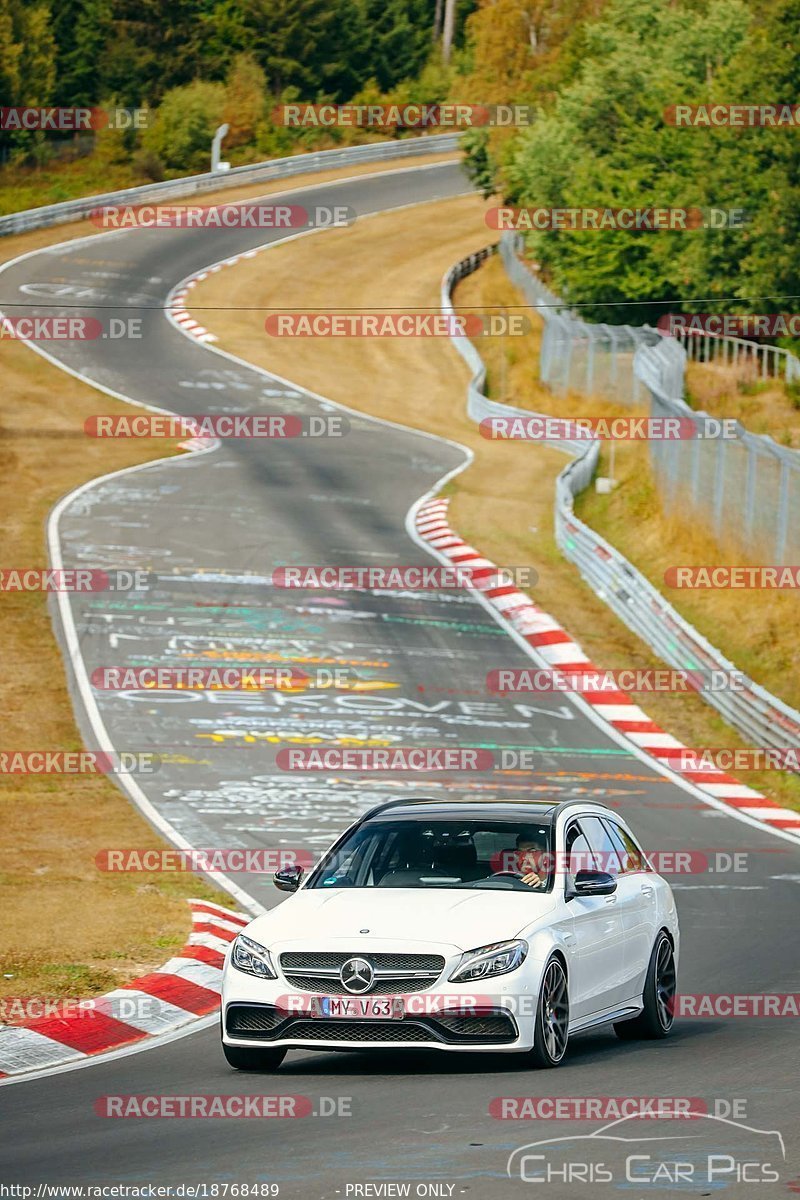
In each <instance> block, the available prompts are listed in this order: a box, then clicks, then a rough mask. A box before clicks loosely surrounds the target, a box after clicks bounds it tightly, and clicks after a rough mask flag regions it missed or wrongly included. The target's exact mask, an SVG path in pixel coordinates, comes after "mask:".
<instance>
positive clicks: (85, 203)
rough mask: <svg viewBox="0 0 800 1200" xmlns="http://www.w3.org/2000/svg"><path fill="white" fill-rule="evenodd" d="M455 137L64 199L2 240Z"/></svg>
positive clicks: (409, 152) (8, 228)
mask: <svg viewBox="0 0 800 1200" xmlns="http://www.w3.org/2000/svg"><path fill="white" fill-rule="evenodd" d="M459 136H460V135H459V134H457V133H439V134H434V135H432V136H429V135H427V134H423V135H421V136H420V137H415V138H408V139H405V140H400V141H393V142H370V143H368V144H367V145H364V146H347V147H344V148H343V149H341V150H317V151H316V152H314V153H312V154H295V155H292V156H290V157H289V158H273V159H270V160H269V161H268V162H260V163H253V164H251V165H249V166H244V167H233V168H232V169H231V170H230V171H219V172H213V171H209V172H207V173H206V174H204V175H186V176H183V177H182V178H180V179H165V180H164V181H163V182H162V183H147V184H144V185H143V186H142V187H134V188H124V189H122V190H121V191H118V192H106V193H105V194H103V195H100V196H84V197H82V198H81V199H79V200H65V201H63V202H62V203H61V204H48V205H46V206H44V207H42V208H30V209H26V210H25V211H24V212H19V213H10V214H9V215H8V216H6V217H0V237H4V236H7V235H8V234H10V233H24V232H25V231H26V230H28V229H43V228H45V227H46V226H49V225H63V224H65V223H66V222H67V221H77V220H80V219H81V218H82V217H88V216H89V215H90V213H92V212H94V211H95V209H97V208H101V207H104V206H111V205H114V204H150V203H152V202H154V201H157V200H176V199H179V198H180V197H181V196H194V195H197V194H198V193H199V192H210V191H216V190H217V189H218V188H228V187H241V185H242V184H246V183H261V182H263V181H266V180H270V179H287V178H289V177H290V176H292V175H305V174H308V173H309V172H311V171H324V170H330V169H331V168H333V167H346V166H356V165H358V164H359V163H370V162H386V161H387V160H391V159H393V158H406V157H409V156H414V155H421V154H444V153H446V152H447V151H448V150H457V149H458V139H459Z"/></svg>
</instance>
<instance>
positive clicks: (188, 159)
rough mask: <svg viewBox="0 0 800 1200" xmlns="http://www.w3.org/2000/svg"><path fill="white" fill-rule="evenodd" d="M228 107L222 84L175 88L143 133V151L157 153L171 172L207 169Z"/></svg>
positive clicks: (165, 97) (196, 84)
mask: <svg viewBox="0 0 800 1200" xmlns="http://www.w3.org/2000/svg"><path fill="white" fill-rule="evenodd" d="M224 108H225V88H224V87H223V85H222V84H221V83H201V82H200V81H199V80H198V81H196V82H195V83H189V84H187V85H186V86H185V87H179V88H173V89H172V91H169V92H167V94H166V96H164V99H163V100H162V102H161V104H160V106H159V108H158V111H157V113H156V117H155V120H154V121H153V123H152V125H151V126H150V127H149V128H148V129H146V130H145V131H144V133H143V135H142V149H143V151H144V152H145V153H148V154H151V155H155V156H156V157H157V158H158V159H159V160H160V162H162V163H163V164H164V167H165V168H166V170H167V172H168V173H169V172H176V173H177V172H180V173H189V174H193V173H196V172H200V171H207V170H208V169H209V165H210V163H209V159H210V147H211V140H212V138H213V136H214V130H215V129H216V128H217V126H218V125H219V124H221V122H222V114H223V112H224Z"/></svg>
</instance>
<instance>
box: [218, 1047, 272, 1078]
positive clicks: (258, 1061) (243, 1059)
mask: <svg viewBox="0 0 800 1200" xmlns="http://www.w3.org/2000/svg"><path fill="white" fill-rule="evenodd" d="M222 1053H223V1054H224V1055H225V1058H226V1060H227V1062H228V1064H229V1066H231V1067H233V1068H234V1069H235V1070H237V1071H277V1069H278V1067H279V1066H280V1065H281V1063H282V1062H283V1060H284V1058H285V1057H286V1050H285V1048H284V1047H282V1046H281V1047H272V1046H228V1045H226V1044H225V1042H223V1043H222Z"/></svg>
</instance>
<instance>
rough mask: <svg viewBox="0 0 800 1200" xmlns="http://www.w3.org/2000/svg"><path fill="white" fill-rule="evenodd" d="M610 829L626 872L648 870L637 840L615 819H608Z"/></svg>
mask: <svg viewBox="0 0 800 1200" xmlns="http://www.w3.org/2000/svg"><path fill="white" fill-rule="evenodd" d="M606 824H607V825H608V831H609V834H610V835H611V837H612V838H613V839H614V845H615V846H616V847H617V850H618V852H619V856H620V859H621V861H622V870H623V871H624V872H625V873H626V874H630V873H631V872H632V871H646V870H647V863H646V862H645V858H644V855H643V854H642V852H641V850H640V849H639V847H638V846H637V845H636V842H635V841H634V840H633V838H632V837H631V836H630V834H628V833H626V832H625V830H624V829H622V828H621V826H619V825H617V824H616V822H614V821H606Z"/></svg>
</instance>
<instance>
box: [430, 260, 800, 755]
mask: <svg viewBox="0 0 800 1200" xmlns="http://www.w3.org/2000/svg"><path fill="white" fill-rule="evenodd" d="M495 249H496V247H492V248H491V249H488V250H482V251H479V252H478V253H476V254H471V255H469V257H468V258H465V259H462V260H461V261H460V262H458V263H456V265H455V266H454V267H452V268H451V269H450V270H449V271H448V272H447V274H446V275H445V277H444V279H443V281H442V301H441V302H442V311H443V312H445V313H452V312H453V305H452V298H451V296H452V289H453V287H454V286H455V284H456V283H457V282H458V281H459V280H460V279H463V278H465V276H467V275H469V274H471V273H472V272H473V271H476V270H477V269H478V267H479V266H480V265H481V263H483V262H484V261H485V260H486V258H487V257H489V255H490V254H491V253H493V252H494V250H495ZM452 340H453V343H454V345H455V347H456V349H457V350H458V352H459V354H460V355H461V356H462V358H464V359H465V361H466V362H467V364H468V366H469V367H470V369H471V370H472V378H471V380H470V382H469V384H468V389H467V410H468V413H469V415H470V416H471V417H472V418H473V420H475V421H481V420H484V419H485V418H486V417H491V416H504V417H508V416H520V417H523V418H530V417H531V416H535V415H536V414H535V413H532V412H531V411H530V410H528V409H520V408H514V407H512V406H511V405H508V404H500V403H498V402H497V401H495V400H490V399H489V398H488V397H487V396H485V395H484V394H483V392H482V390H481V389H482V388H483V386H484V383H485V380H486V368H485V366H484V363H483V360H482V359H481V356H480V354H479V353H478V351H477V349H476V348H475V346H474V345H473V344H472V342H471V341H470V340H469V338H467V337H465V336H464V335H462V334H457V335H455V336H453V339H452ZM670 346H672V347H675V346H676V343H674V342H673V343H670V342H662V343H660V344H659V345H658V346H657V347H655V350H656V352H658V353H660V354H663V355H666V357H667V361H666V365H665V369H667V370H668V369H669V368H670V359H674V356H675V353H676V350H675V349H674V348H672V349H671V348H670ZM677 351H678V352H679V353H680V354H683V350H682V348H681V347H677ZM546 444H547V445H551V446H553V447H555V448H556V449H559V450H563V451H565V452H566V453H567V454H569V455H570V456H571V458H572V461H571V462H570V463H569V465H568V466H566V467H565V468H564V470H563V471H561V472H560V474H559V475H558V478H557V480H556V498H555V536H556V542H557V544H558V546H559V549H560V550H561V552H562V554H563V555H564V557H565V558H567V559H569V561H570V562H573V563H575V565H576V566H577V568H578V570H579V571H580V573H581V575H582V577H583V578H584V579H585V580H586V582H587V583H588V584H589V586H590V587H591V588H592V590H593V591H594V592H595V593H596V594H597V595H598V596H599V597H600V599H601V600H603V601H604V602H605V603H606V604H607V605H608V606H609V608H611V610H612V611H613V612H614V613H616V615H617V616H618V617H619V618H620V619H621V620H622V621H623V622H624V623H625V624H626V625H627V626H628V628H629V629H631V630H632V631H633V632H634V633H635V634H637V636H638V637H640V638H641V639H642V640H643V641H644V642H645V643H646V644H647V645H648V646H649V647H650V648H651V649H652V650H654V651H655V653H656V654H657V655H658V656H659V657H660V658H661V659H663V661H664V662H666V663H667V664H668V665H669V666H671V667H675V668H678V669H683V670H700V671H702V670H717V671H722V672H726V673H728V675H729V676H732V678H735V679H736V680H737V681H738V682H739V683H740V685H741V686H740V688H739V689H737V690H734V689H732V688H729V689H725V690H722V691H701V692H698V695H700V696H701V697H702V699H703V700H705V701H706V703H708V704H710V705H712V706H713V707H714V708H715V709H716V710H717V712H719V713H720V714H721V715H722V716H723V717H724V718H725V720H726V721H727V722H728V723H729V724H730V725H731V726H732V727H733V728H734V729H737V730H738V731H739V733H741V734H742V736H743V737H744V738H745V739H746V740H747V741H749V742H750V743H751V744H752V745H753V746H756V747H766V748H769V749H775V750H783V749H786V748H788V747H792V748H800V712H798V711H797V710H796V709H794V708H791V707H790V706H789V705H788V704H785V703H784V702H783V701H782V700H780V699H779V698H778V697H777V696H773V695H772V694H771V693H770V692H768V691H767V690H766V688H763V687H761V686H760V685H759V684H757V683H754V682H753V681H752V680H751V679H749V678H748V677H747V676H746V675H744V673H743V672H741V671H739V670H738V668H736V667H735V666H734V665H733V663H732V662H731V661H730V660H729V659H728V658H726V657H725V655H724V654H723V653H722V652H721V651H720V650H718V649H717V648H716V647H715V646H712V645H711V643H710V642H709V641H708V640H707V639H706V638H704V637H703V636H702V634H700V633H698V631H697V630H696V629H695V628H694V627H693V626H692V625H690V624H689V622H688V621H686V620H685V619H684V618H683V617H682V616H681V615H680V613H678V612H677V611H676V610H675V609H674V608H673V607H672V605H671V604H670V603H669V602H668V601H667V600H665V599H664V597H663V596H662V595H661V593H660V592H659V591H657V590H656V588H655V587H653V585H652V584H651V583H650V581H649V580H648V579H646V578H645V576H644V575H642V573H641V572H640V571H637V569H636V567H634V566H633V564H632V563H630V562H629V561H628V559H627V558H625V556H624V555H623V554H620V553H619V551H618V550H615V548H614V547H613V546H612V545H611V544H610V543H609V542H607V541H606V540H605V538H602V537H600V535H599V534H597V533H595V532H594V530H592V529H590V528H589V526H588V525H586V524H585V522H583V521H581V520H580V518H579V517H577V516H576V515H575V511H574V500H575V497H576V496H577V495H579V494H580V493H581V492H582V491H583V490H584V489H585V488H586V487H588V486H589V484H590V483H591V481H592V478H593V476H594V472H595V470H596V467H597V459H598V455H599V452H600V443H599V441H580V442H568V441H560V442H548V443H546Z"/></svg>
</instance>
